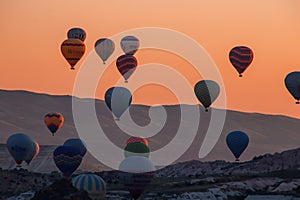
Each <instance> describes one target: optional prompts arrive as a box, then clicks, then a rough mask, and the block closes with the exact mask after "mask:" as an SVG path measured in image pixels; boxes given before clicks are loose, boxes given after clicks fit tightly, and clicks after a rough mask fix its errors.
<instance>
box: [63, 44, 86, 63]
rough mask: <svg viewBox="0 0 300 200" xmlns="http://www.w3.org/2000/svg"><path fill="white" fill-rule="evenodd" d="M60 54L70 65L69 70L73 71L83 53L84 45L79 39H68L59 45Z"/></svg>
mask: <svg viewBox="0 0 300 200" xmlns="http://www.w3.org/2000/svg"><path fill="white" fill-rule="evenodd" d="M61 52H62V54H63V56H64V57H65V59H66V60H67V61H68V63H69V64H70V65H71V69H75V68H74V66H75V65H76V63H77V62H78V61H79V60H80V59H81V58H82V56H83V54H84V52H85V44H84V43H83V42H82V41H81V40H79V39H74V38H70V39H67V40H65V41H64V42H63V43H62V44H61Z"/></svg>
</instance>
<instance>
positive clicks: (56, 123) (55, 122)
mask: <svg viewBox="0 0 300 200" xmlns="http://www.w3.org/2000/svg"><path fill="white" fill-rule="evenodd" d="M44 122H45V124H46V126H47V128H48V129H49V130H50V132H51V133H52V135H54V133H55V132H56V131H57V130H58V129H59V128H60V127H61V126H62V125H63V123H64V117H63V115H62V114H60V113H58V112H51V113H48V114H46V115H45V117H44Z"/></svg>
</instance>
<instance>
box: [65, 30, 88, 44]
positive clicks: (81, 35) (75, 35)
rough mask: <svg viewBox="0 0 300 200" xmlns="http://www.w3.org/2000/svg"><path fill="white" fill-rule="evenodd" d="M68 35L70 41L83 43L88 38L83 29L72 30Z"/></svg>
mask: <svg viewBox="0 0 300 200" xmlns="http://www.w3.org/2000/svg"><path fill="white" fill-rule="evenodd" d="M67 35H68V38H69V39H79V40H81V41H82V42H84V40H85V38H86V32H85V31H84V30H83V29H82V28H71V29H70V30H69V31H68V34H67Z"/></svg>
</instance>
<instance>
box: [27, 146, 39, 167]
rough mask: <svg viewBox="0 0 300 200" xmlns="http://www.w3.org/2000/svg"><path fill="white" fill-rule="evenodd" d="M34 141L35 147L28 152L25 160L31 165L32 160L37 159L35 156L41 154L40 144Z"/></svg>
mask: <svg viewBox="0 0 300 200" xmlns="http://www.w3.org/2000/svg"><path fill="white" fill-rule="evenodd" d="M33 143H34V149H33V150H32V151H30V153H29V154H28V156H26V158H25V159H24V161H25V162H26V163H27V164H28V165H29V164H30V162H31V161H32V160H33V159H35V157H36V156H37V155H38V154H39V152H40V145H39V144H38V143H37V142H36V141H33Z"/></svg>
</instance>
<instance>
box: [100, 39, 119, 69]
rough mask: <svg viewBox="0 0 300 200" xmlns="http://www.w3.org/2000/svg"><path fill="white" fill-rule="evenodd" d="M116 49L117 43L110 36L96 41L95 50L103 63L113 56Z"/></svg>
mask: <svg viewBox="0 0 300 200" xmlns="http://www.w3.org/2000/svg"><path fill="white" fill-rule="evenodd" d="M114 50H115V43H114V42H113V41H112V40H111V39H108V38H101V39H99V40H97V42H96V43H95V51H96V53H97V54H98V56H99V57H100V58H101V60H102V61H103V63H104V64H105V61H106V60H107V59H108V58H109V57H110V56H111V54H112V53H113V52H114Z"/></svg>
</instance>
